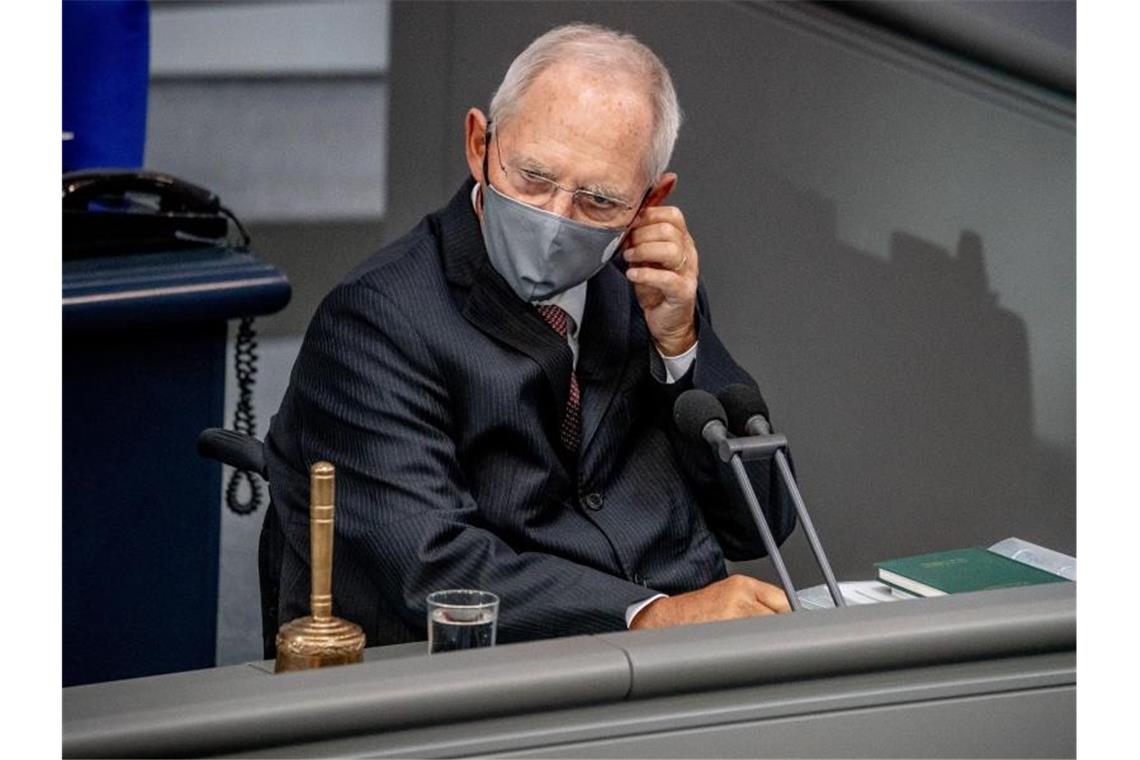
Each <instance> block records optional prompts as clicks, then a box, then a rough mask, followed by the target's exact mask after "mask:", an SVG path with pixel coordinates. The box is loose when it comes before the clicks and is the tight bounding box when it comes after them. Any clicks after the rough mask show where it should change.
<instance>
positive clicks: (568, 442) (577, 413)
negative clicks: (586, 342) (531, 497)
mask: <svg viewBox="0 0 1140 760" xmlns="http://www.w3.org/2000/svg"><path fill="white" fill-rule="evenodd" d="M534 308H536V309H538V313H539V314H540V315H541V316H542V318H543V320H545V322H546V324H548V325H550V329H552V330H554V332H556V333H558V335H559V336H560V337H561V338H563V339H565V338H566V331H567V328H568V327H569V316H568V315H567V314H566V312H565V311H563V310H562V308H561V307H559V306H554V305H553V304H541V305H539V304H536V305H535V307H534ZM581 429H582V397H581V393H580V391H579V390H578V373H577V372H575V371H574V370H573V369H571V370H570V398H568V399H567V400H566V414H565V415H564V416H563V417H562V445H563V446H565V447H566V450H567V451H577V450H578V441H579V438H580V437H581V435H582V432H581Z"/></svg>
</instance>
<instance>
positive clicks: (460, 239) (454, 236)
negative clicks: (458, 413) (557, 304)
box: [429, 179, 574, 419]
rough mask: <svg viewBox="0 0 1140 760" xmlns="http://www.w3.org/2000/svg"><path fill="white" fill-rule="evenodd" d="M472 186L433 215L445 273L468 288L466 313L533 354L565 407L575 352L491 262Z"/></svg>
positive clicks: (497, 336)
mask: <svg viewBox="0 0 1140 760" xmlns="http://www.w3.org/2000/svg"><path fill="white" fill-rule="evenodd" d="M473 187H474V180H471V179H468V180H467V181H466V182H464V183H463V186H462V187H461V188H460V189H459V191H458V192H457V193H456V194H455V196H454V197H453V198H452V199H451V202H450V203H449V204H448V205H447V207H446V208H444V209H443V210H442V211H440V212H439V213H438V214H435V215H433V216H432V217H431V218H430V219H429V224H431V225H432V226H433V228H434V230H435V233H436V236H437V238H438V240H439V241H440V247H441V251H442V254H443V268H444V273H445V276H446V277H447V279H448V282H450V283H451V284H452V285H453V286H455V287H456V288H457V289H458V290H459V291H460V292H462V291H466V298H463V297H462V296H460V298H461V302H462V306H461V309H462V313H463V316H464V318H465V319H466V320H467V321H468V322H470V323H471V324H473V325H474V326H475V327H477V328H478V329H479V330H481V331H483V332H484V333H486V334H487V335H490V336H491V337H492V338H495V339H496V340H498V341H500V342H502V343H505V344H506V345H508V346H510V347H512V348H514V349H515V350H517V351H520V352H522V353H523V354H526V355H527V356H529V357H530V358H531V359H533V360H534V361H535V362H536V363H537V364H538V365H539V367H541V368H542V371H543V374H544V375H546V379H547V381H548V382H549V384H550V387H551V390H552V391H553V393H554V398H555V401H556V403H557V407H556V409H558V410H561V409H563V408H564V407H565V406H566V399H567V398H569V396H570V369H571V367H572V366H573V361H574V356H573V354H572V353H571V352H570V347H569V346H568V345H566V341H565V340H564V339H562V338H560V337H559V336H558V334H557V333H556V332H554V331H553V330H551V329H550V326H549V325H547V324H546V322H544V321H543V320H542V317H541V316H539V314H538V311H537V310H535V309H534V308H533V307H532V306H530V304H527V303H524V302H523V301H522V300H521V299H520V298H519V297H518V296H516V295H515V293H514V291H512V290H511V288H510V286H509V285H507V283H506V281H505V280H504V279H503V278H502V276H501V275H499V273H498V272H496V271H495V268H494V267H493V266H491V262H490V260H489V259H488V258H487V249H486V247H485V244H484V242H483V232H482V230H481V229H480V227H479V219H478V217H476V216H475V211H474V209H473V208H472V207H471V189H472V188H473ZM555 419H560V416H559V415H555Z"/></svg>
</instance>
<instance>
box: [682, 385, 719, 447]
mask: <svg viewBox="0 0 1140 760" xmlns="http://www.w3.org/2000/svg"><path fill="white" fill-rule="evenodd" d="M710 420H720V421H721V422H722V423H723V422H725V416H724V407H723V406H721V405H720V402H719V401H717V400H716V396H714V395H712V394H711V393H709V392H708V391H702V390H699V389H697V388H693V389H692V390H687V391H685V392H684V393H682V394H681V395H680V396H678V397H677V401H676V403H674V404H673V421H674V422H675V423H677V429H678V430H680V431H681V433H682V434H683V435H685V436H688V437H691V438H693V439H695V440H698V441H699V440H702V438H703V437H702V435H701V433H702V432H704V429H705V425H707V424H709V421H710Z"/></svg>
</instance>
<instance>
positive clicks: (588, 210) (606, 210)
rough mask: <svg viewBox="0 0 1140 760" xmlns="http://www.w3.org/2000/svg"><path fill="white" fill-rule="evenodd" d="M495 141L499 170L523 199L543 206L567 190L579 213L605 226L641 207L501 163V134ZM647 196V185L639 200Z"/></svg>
mask: <svg viewBox="0 0 1140 760" xmlns="http://www.w3.org/2000/svg"><path fill="white" fill-rule="evenodd" d="M495 137H498V133H496V134H495ZM490 138H491V134H490V133H488V142H490ZM495 142H496V146H495V151H496V153H497V154H498V157H499V168H500V169H502V170H503V174H504V175H505V176H506V178H507V181H508V182H509V183H510V186H511V188H512V189H513V190H514V192H515V196H516V197H517V198H518V199H519V200H521V201H522V202H523V203H528V204H530V205H532V206H543V205H545V204H546V203H548V202H549V201H550V199H551V198H553V197H554V194H555V193H557V192H558V191H559V190H561V191H562V192H564V193H570V197H571V201H572V202H573V204H574V207H575V208H577V209H578V210H579V211H580V212H581V214H582V216H584V217H586V219H588V220H590V221H591V222H593V223H594V224H598V225H602V226H605V227H620V226H622V225H623V224H624V222H625V221H626V220H625V219H624V218H625V217H626V216H627V215H628V214H629V212H630V211H634V210H639V209H640V208H641V206H640V204H639V205H638V206H632V205H630V204H629V203H626V202H625V201H623V200H621V199H619V198H614V197H612V196H609V195H606V194H604V193H600V192H598V191H597V190H591V189H589V188H585V187H563V186H562V185H560V184H558V183H557V182H555V181H554V180H553V179H551V178H550V177H547V176H545V175H543V174H541V173H540V172H538V171H537V170H535V169H524V168H521V167H508V166H507V165H506V164H505V163H503V148H502V138H501V137H499V139H497V140H496V141H495ZM650 189H652V188H650ZM648 197H649V189H647V190H646V191H645V195H644V196H643V197H642V199H641V203H645V198H648ZM635 216H636V214H635Z"/></svg>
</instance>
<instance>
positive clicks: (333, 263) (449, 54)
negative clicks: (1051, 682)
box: [147, 1, 1075, 664]
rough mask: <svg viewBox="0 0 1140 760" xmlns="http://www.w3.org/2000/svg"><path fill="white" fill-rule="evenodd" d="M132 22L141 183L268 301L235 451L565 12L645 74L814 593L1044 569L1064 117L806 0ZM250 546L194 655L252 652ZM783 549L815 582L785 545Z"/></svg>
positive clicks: (170, 17) (1059, 473) (1069, 177)
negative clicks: (949, 563) (949, 561)
mask: <svg viewBox="0 0 1140 760" xmlns="http://www.w3.org/2000/svg"><path fill="white" fill-rule="evenodd" d="M863 5H867V4H863ZM872 5H875V4H872ZM878 5H879V6H881V5H882V4H878ZM955 5H956V6H959V7H960V8H963V9H970V10H973V9H980V10H979V14H980V15H981V16H984V15H985V13H987V12H990V13H991V15H993V14H994V13H996V14H997V15H998V16H1003V17H1005V20H1006V21H1007V22H1008V21H1009V18H1008V17H1009V15H1010V9H1011V8H1012V9H1013V10H1017V11H1018V12H1019V13H1020V12H1022V11H1026V12H1029V11H1033V12H1035V13H1037V15H1036V16H1035V18H1036V19H1037V20H1038V21H1039V22H1041V23H1045V22H1048V24H1053V23H1055V21H1056V19H1057V18H1058V17H1060V16H1064V14H1065V13H1066V9H1063V8H1061V6H1071V4H1069V3H1047V4H1040V3H1031V4H1027V3H1020V4H1016V5H1017V8H1013V6H1010V5H1008V4H990V3H981V4H978V3H971V4H967V5H963V4H961V3H957V4H955ZM152 8H153V25H152V32H153V37H152V43H153V44H152V47H153V51H152V53H153V55H154V58H153V60H152V66H153V67H154V69H153V74H154V77H153V83H152V88H151V103H150V120H149V124H148V150H147V163H148V166H151V167H152V168H160V169H166V170H168V171H173V172H175V173H178V174H182V175H184V176H186V177H187V178H188V179H191V180H196V181H199V182H201V183H202V184H205V185H207V186H209V187H212V188H213V189H215V190H217V191H218V192H219V193H220V194H221V196H222V198H223V200H224V201H226V202H227V204H228V205H230V206H232V207H233V208H234V210H235V211H236V212H237V213H238V214H239V216H241V217H242V218H243V219H244V220H245V221H246V222H247V224H248V226H249V227H250V231H251V233H252V235H253V239H254V247H255V249H256V250H257V251H258V252H259V253H260V254H261V255H263V256H264V257H265V258H266V259H268V260H269V261H270V262H272V263H274V264H276V265H277V266H279V267H280V268H281V269H283V270H284V271H285V272H286V273H287V274H288V275H289V277H290V279H291V280H292V282H293V286H294V297H293V301H292V303H291V304H290V306H289V307H288V308H287V309H286V310H285V311H283V312H282V313H280V314H278V315H274V316H272V317H267V318H263V319H260V320H258V328H259V331H260V334H261V346H262V359H261V365H260V366H261V369H260V372H259V376H258V384H259V385H258V389H257V392H256V395H255V404H256V406H257V412H258V416H259V432H260V433H262V434H264V432H265V430H266V427H267V423H268V420H269V417H270V415H271V414H272V413H273V412H274V411H276V408H277V405H278V403H279V402H280V398H281V394H282V393H283V392H284V388H285V385H286V383H287V380H288V373H289V369H290V367H291V365H292V362H293V358H294V357H295V355H296V350H297V346H298V345H299V342H300V338H301V335H302V333H303V331H304V329H305V326H306V325H307V323H308V320H309V318H310V317H311V315H312V313H313V310H314V309H315V308H316V305H317V303H318V302H319V300H320V298H321V297H322V296H323V295H324V294H325V293H326V292H327V291H328V290H329V288H331V287H332V285H333V284H334V283H335V282H336V281H337V280H338V279H339V278H340V277H341V276H342V275H343V274H344V273H345V272H346V271H348V270H349V269H350V268H351V267H352V266H354V265H355V264H356V263H357V262H359V261H360V260H361V259H363V258H364V257H365V256H367V255H368V253H370V252H371V251H373V250H375V249H376V248H377V247H378V246H379V245H380V243H382V242H384V240H389V239H394V238H395V237H396V236H398V235H400V234H402V233H403V232H404V231H405V230H406V229H407V228H408V227H410V226H411V225H412V224H414V223H415V222H416V221H418V219H419V218H420V217H421V216H422V215H423V214H424V213H426V212H427V211H430V210H432V209H435V208H437V207H439V206H440V205H442V204H443V203H444V202H445V201H446V199H447V198H448V197H450V195H451V193H452V192H453V191H454V189H455V187H456V186H457V185H458V183H459V182H460V181H461V179H462V178H463V176H464V174H465V165H464V163H463V160H462V153H461V140H462V119H463V114H464V112H465V111H466V109H467V108H468V107H469V106H472V105H478V106H480V107H484V108H485V107H486V104H487V101H488V100H489V97H490V93H491V91H492V89H493V88H494V86H495V85H496V84H497V82H498V80H499V79H500V78H501V76H502V74H503V72H504V71H505V69H506V66H507V64H508V63H509V61H510V59H511V58H512V57H513V56H514V55H515V54H517V52H518V51H519V50H521V49H522V48H523V47H524V46H525V45H526V44H527V43H528V42H529V41H530V40H531V39H533V38H534V37H535V36H537V35H538V34H540V33H541V32H542V31H544V30H546V29H548V28H550V27H551V26H553V25H555V24H557V23H561V22H564V21H570V20H579V19H581V20H591V21H597V22H600V23H604V24H608V25H612V26H615V27H617V28H621V29H626V30H628V31H631V32H633V33H635V34H637V35H638V36H639V37H640V38H641V39H643V40H644V41H645V42H647V43H648V44H649V45H650V46H651V47H653V48H654V49H655V50H657V51H658V52H659V54H660V55H661V56H662V58H663V59H664V60H665V62H666V63H667V64H668V65H669V66H670V68H671V70H672V72H673V74H674V77H675V80H676V84H677V88H678V92H679V95H680V98H681V103H682V106H683V107H684V109H685V112H686V116H687V120H686V123H685V125H684V127H683V128H682V133H681V138H680V141H679V143H678V146H677V151H676V154H675V159H674V165H673V168H674V169H675V170H676V171H677V172H678V173H679V175H680V186H679V188H678V191H677V193H676V196H675V201H676V203H677V204H678V205H680V206H681V207H682V208H683V209H684V210H685V214H686V217H687V218H688V220H689V223H690V226H691V228H692V231H693V234H694V236H695V237H696V240H697V242H698V245H699V248H700V251H701V256H702V258H701V266H702V274H703V277H704V280H705V282H706V284H707V286H708V288H709V291H710V295H711V298H712V304H713V316H714V322H715V324H716V326H717V330H718V332H719V333H720V335H721V337H722V338H723V339H724V340H725V341H726V342H727V343H728V345H729V347H730V348H731V349H732V350H733V352H734V354H735V356H736V357H737V359H738V360H739V361H740V362H741V363H742V364H743V365H744V366H745V367H746V368H748V369H749V370H750V371H751V372H752V373H753V375H754V376H755V377H756V378H757V380H758V381H759V382H760V383H761V387H762V388H763V390H764V392H765V395H766V396H767V397H768V400H769V403H770V404H771V406H772V409H773V413H774V417H775V421H776V424H777V427H778V428H780V429H781V430H783V431H784V432H786V433H787V434H788V436H789V438H790V440H791V441H792V444H793V451H794V454H795V459H796V463H797V467H798V470H799V473H800V476H801V480H802V484H803V488H804V491H805V496H806V498H807V501H808V504H809V506H810V507H811V508H812V510H813V515H814V516H815V521H816V524H817V526H818V527H819V529H820V531H821V534H822V536H823V539H824V541H825V543H826V545H827V547H828V549H829V551H830V553H831V555H832V559H833V562H834V564H835V566H836V570H837V572H838V574H839V575H840V576H841V577H843V578H850V579H856V578H869V577H871V576H872V575H873V572H874V571H873V568H872V563H873V562H874V561H876V560H879V559H883V558H887V557H892V556H898V555H901V554H907V553H912V552H920V551H926V550H935V549H941V548H946V547H954V546H962V545H969V544H989V543H992V542H994V541H997V540H999V539H1001V538H1004V537H1006V536H1009V535H1017V536H1020V537H1022V538H1026V539H1029V540H1033V541H1036V542H1038V543H1042V544H1045V545H1048V546H1051V547H1053V548H1056V549H1059V550H1062V551H1066V552H1069V553H1072V552H1073V551H1074V550H1075V482H1074V481H1075V465H1074V460H1075V411H1074V407H1075V294H1074V274H1075V256H1074V249H1075V209H1074V198H1075V190H1074V185H1075V176H1074V174H1075V144H1074V143H1075V141H1074V132H1075V116H1074V110H1075V105H1074V103H1073V101H1072V100H1071V99H1068V98H1065V97H1063V96H1058V95H1056V94H1054V93H1051V92H1048V91H1044V90H1041V89H1038V88H1036V87H1035V86H1033V85H1030V84H1027V83H1025V82H1023V81H1020V80H1018V79H1016V78H1012V77H1009V76H1006V75H1003V74H1000V73H995V72H993V71H990V70H988V69H986V68H985V67H984V66H980V65H976V64H972V63H970V62H968V61H967V60H965V59H963V58H962V57H961V56H956V55H953V54H949V53H946V52H944V51H939V50H935V49H933V48H931V47H930V46H929V45H926V44H919V43H916V42H913V41H908V40H907V39H906V38H904V37H903V36H900V35H898V34H894V33H889V32H885V31H883V30H882V29H881V28H877V27H873V26H869V25H866V24H864V23H863V22H861V21H859V20H858V19H856V18H851V17H849V16H847V15H844V14H838V13H834V12H832V11H830V10H829V9H826V8H820V7H817V6H814V5H809V4H805V3H796V4H792V5H786V4H780V5H773V4H769V3H763V4H757V3H749V2H704V3H659V2H653V3H602V2H598V3H529V2H528V3H450V2H448V3H445V2H437V3H421V2H417V3H412V2H402V1H400V2H395V3H393V4H392V5H391V9H390V14H391V15H390V18H389V6H388V4H387V3H386V2H380V3H368V2H347V3H344V2H342V3H327V2H317V3H313V2H301V3H296V2H289V3H285V2H268V3H260V2H259V3H246V2H236V3H235V2H229V3H221V4H219V3H213V2H211V3H202V2H173V1H163V2H156V3H154V4H153V6H152ZM1046 8H1047V9H1048V14H1047V15H1048V16H1049V17H1050V18H1045V19H1042V17H1041V11H1043V10H1044V9H1046ZM1059 9H1060V10H1059ZM868 15H869V16H874V14H873V13H871V14H868ZM935 20H936V21H937V20H938V19H935ZM999 20H1000V19H999ZM1023 21H1024V20H1021V21H1018V23H1017V24H1016V25H1014V26H1016V27H1018V28H1022V29H1024V28H1027V27H1026V24H1024V23H1023ZM1062 21H1064V19H1062ZM389 23H390V26H389ZM1048 24H1046V25H1047V26H1048ZM1038 25H1039V26H1040V24H1038ZM1009 26H1010V25H1009V24H1008V23H1007V24H1006V29H1007V31H1008V28H1009ZM1032 26H1033V25H1032V24H1030V25H1029V27H1032ZM389 28H390V33H391V46H390V49H389V46H388V34H389ZM204 38H214V39H215V41H216V44H214V45H213V46H212V47H210V46H207V47H203V46H202V43H201V42H200V41H201V40H202V39H204ZM1054 42H1056V40H1054ZM373 43H374V44H373ZM1038 47H1039V46H1038ZM223 125H224V128H223ZM231 384H232V380H231ZM232 395H233V394H232V393H231V394H230V399H229V403H230V404H232V403H233V398H232ZM229 413H230V412H227V415H228V414H229ZM259 524H260V517H259V516H255V517H251V518H239V517H236V516H234V515H232V514H228V513H224V518H223V536H222V540H223V555H222V559H221V562H222V575H221V589H220V609H219V644H218V661H219V663H220V664H224V663H228V662H238V661H241V660H246V659H252V658H256V657H258V656H259V654H260V644H259V610H258V597H257V584H256V533H257V528H258V526H259ZM786 551H787V554H788V557H787V559H788V561H789V566H790V569H791V572H792V574H793V577H794V578H795V579H796V581H797V585H800V586H807V585H812V584H814V583H818V582H820V579H819V578H818V575H817V573H816V572H815V571H814V569H813V567H812V565H811V561H810V552H809V551H808V549H807V546H806V542H805V541H804V540H803V538H802V535H800V534H798V533H797V534H796V535H795V536H793V538H792V539H790V541H789V544H788V547H787V550H786ZM743 569H744V570H745V571H748V572H755V573H757V574H760V575H761V576H764V577H768V578H770V579H771V578H773V574H772V573H771V571H770V569H769V566H768V564H767V563H766V562H765V561H761V562H757V563H748V564H747V565H746V566H745V567H744V568H743Z"/></svg>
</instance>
